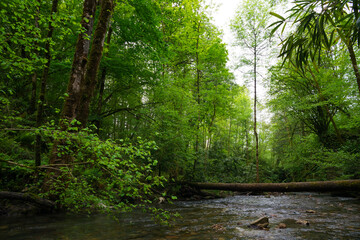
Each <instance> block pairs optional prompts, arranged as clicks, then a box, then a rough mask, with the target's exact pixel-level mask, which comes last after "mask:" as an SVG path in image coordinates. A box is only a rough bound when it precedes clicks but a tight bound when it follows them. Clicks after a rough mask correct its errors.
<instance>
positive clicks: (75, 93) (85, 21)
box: [60, 0, 96, 130]
mask: <svg viewBox="0 0 360 240" xmlns="http://www.w3.org/2000/svg"><path fill="white" fill-rule="evenodd" d="M95 9H96V0H85V1H84V7H83V14H82V20H81V27H82V29H84V32H81V33H80V34H79V36H78V39H77V43H76V49H75V54H74V60H73V63H72V68H71V74H70V80H69V84H68V87H67V91H66V93H67V97H66V99H65V103H64V106H63V109H62V113H61V118H62V119H63V120H65V122H64V121H62V122H61V123H60V127H61V128H62V129H63V130H65V129H66V127H67V123H69V122H71V121H72V120H74V119H76V118H77V116H76V110H77V108H78V106H79V104H80V90H81V84H82V81H83V79H84V75H85V69H86V63H87V58H88V54H89V50H90V38H91V33H92V31H93V26H94V16H95Z"/></svg>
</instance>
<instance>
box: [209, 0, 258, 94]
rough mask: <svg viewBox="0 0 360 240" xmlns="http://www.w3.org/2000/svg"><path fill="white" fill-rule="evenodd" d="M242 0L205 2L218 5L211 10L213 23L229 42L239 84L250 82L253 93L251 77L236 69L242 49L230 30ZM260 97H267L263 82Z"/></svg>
mask: <svg viewBox="0 0 360 240" xmlns="http://www.w3.org/2000/svg"><path fill="white" fill-rule="evenodd" d="M254 1H256V0H254ZM241 2H242V1H241V0H205V3H206V4H208V5H212V6H216V8H215V9H214V10H212V11H211V16H212V17H213V20H212V22H213V24H215V25H216V26H217V27H218V29H220V30H222V32H223V38H222V39H223V42H224V43H226V44H227V49H228V52H229V64H228V66H229V67H230V69H231V71H232V72H233V73H234V75H235V78H236V82H237V83H238V84H239V85H244V84H245V80H247V81H248V82H249V83H250V84H246V86H247V87H248V88H249V90H250V92H251V93H252V94H253V90H252V88H253V84H252V81H251V79H246V78H245V76H244V74H243V73H242V72H241V71H240V70H239V69H235V67H234V65H235V64H236V62H237V61H238V60H237V52H238V51H239V50H240V51H241V49H239V47H235V46H234V42H235V39H234V35H233V33H232V32H231V30H230V22H231V20H232V19H233V18H234V17H235V13H236V9H237V8H238V6H239V5H240V3H241ZM257 88H258V91H257V92H258V95H259V98H260V99H262V98H265V89H264V88H263V87H262V86H261V84H257ZM252 94H251V95H252Z"/></svg>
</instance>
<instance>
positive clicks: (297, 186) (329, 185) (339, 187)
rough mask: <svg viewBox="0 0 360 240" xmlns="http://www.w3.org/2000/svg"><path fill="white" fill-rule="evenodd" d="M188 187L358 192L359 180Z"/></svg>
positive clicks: (249, 190) (231, 189)
mask: <svg viewBox="0 0 360 240" xmlns="http://www.w3.org/2000/svg"><path fill="white" fill-rule="evenodd" d="M190 185H191V186H194V187H197V188H200V189H208V190H226V191H238V192H331V191H346V190H351V191H359V190H360V180H359V179H357V180H341V181H324V182H291V183H190Z"/></svg>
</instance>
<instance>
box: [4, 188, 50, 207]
mask: <svg viewBox="0 0 360 240" xmlns="http://www.w3.org/2000/svg"><path fill="white" fill-rule="evenodd" d="M0 199H9V200H21V201H25V202H30V203H34V204H36V205H38V206H41V207H45V208H48V209H53V208H55V206H56V204H55V203H54V202H52V201H50V200H47V199H43V198H40V197H38V196H36V195H32V194H29V193H19V192H7V191H2V192H0Z"/></svg>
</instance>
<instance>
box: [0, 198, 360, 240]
mask: <svg viewBox="0 0 360 240" xmlns="http://www.w3.org/2000/svg"><path fill="white" fill-rule="evenodd" d="M165 209H167V210H170V211H172V212H174V211H176V212H178V213H179V214H180V215H181V218H178V219H177V220H176V221H175V223H174V224H173V225H172V226H162V225H158V224H156V223H154V222H153V221H152V220H151V217H150V216H149V215H148V214H145V213H143V212H141V211H134V212H131V213H126V214H121V215H120V216H119V219H120V220H119V221H115V220H114V219H113V218H112V217H110V216H103V215H96V216H91V217H87V216H78V215H66V214H52V215H41V216H35V217H34V216H29V217H24V216H22V217H1V218H0V239H4V240H5V239H6V240H12V239H16V240H20V239H21V240H24V239H75V240H77V239H84V240H85V239H86V240H94V239H126V240H128V239H156V240H165V239H218V240H224V239H276V240H277V239H286V240H289V239H322V240H326V239H360V200H359V199H356V198H346V197H333V196H330V195H327V194H314V193H290V194H286V195H283V194H280V195H271V196H265V195H260V196H244V195H240V196H231V197H226V198H221V199H213V200H202V201H186V202H181V201H179V202H176V203H174V205H170V206H165ZM307 210H313V211H310V212H312V213H307V212H306V211H307ZM262 216H267V217H269V222H270V225H269V227H270V228H269V230H256V229H251V228H248V227H247V225H249V224H250V222H252V221H254V220H256V219H257V218H259V217H262ZM297 220H307V221H309V225H308V226H306V225H303V224H297V223H295V222H296V221H297ZM279 223H285V224H286V225H287V228H285V229H279V228H277V226H278V224H279Z"/></svg>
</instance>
